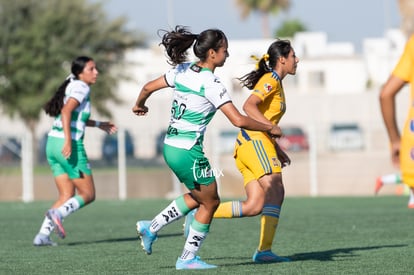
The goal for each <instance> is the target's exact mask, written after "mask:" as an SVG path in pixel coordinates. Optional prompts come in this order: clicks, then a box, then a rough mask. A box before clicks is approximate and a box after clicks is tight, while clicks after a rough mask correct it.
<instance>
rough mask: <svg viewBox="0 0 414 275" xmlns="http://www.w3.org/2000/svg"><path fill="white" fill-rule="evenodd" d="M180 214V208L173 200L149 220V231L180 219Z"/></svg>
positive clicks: (156, 229) (181, 214)
mask: <svg viewBox="0 0 414 275" xmlns="http://www.w3.org/2000/svg"><path fill="white" fill-rule="evenodd" d="M182 216H183V213H181V211H180V209H179V208H178V207H177V203H176V202H175V200H173V201H172V202H171V203H170V204H169V205H168V206H167V207H166V208H165V209H164V210H162V211H161V212H160V213H159V214H158V215H157V216H155V218H154V219H153V220H152V221H151V226H150V231H151V232H152V233H156V232H158V231H160V229H161V228H163V227H164V226H165V225H167V224H170V223H172V222H173V221H176V220H178V219H180V218H181V217H182Z"/></svg>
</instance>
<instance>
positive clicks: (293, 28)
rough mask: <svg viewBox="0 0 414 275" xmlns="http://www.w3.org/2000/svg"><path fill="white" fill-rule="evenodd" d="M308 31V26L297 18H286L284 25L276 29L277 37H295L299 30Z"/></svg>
mask: <svg viewBox="0 0 414 275" xmlns="http://www.w3.org/2000/svg"><path fill="white" fill-rule="evenodd" d="M305 31H307V29H306V26H305V25H304V24H303V23H302V22H301V21H300V20H297V19H293V20H286V21H284V22H283V23H282V26H281V27H280V28H279V29H277V30H276V33H275V36H276V37H293V36H294V35H295V33H297V32H305Z"/></svg>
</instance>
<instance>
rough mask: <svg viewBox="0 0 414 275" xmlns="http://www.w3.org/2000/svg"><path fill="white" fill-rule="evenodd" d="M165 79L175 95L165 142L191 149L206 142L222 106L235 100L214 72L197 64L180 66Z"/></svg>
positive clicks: (172, 70) (166, 75) (167, 74)
mask: <svg viewBox="0 0 414 275" xmlns="http://www.w3.org/2000/svg"><path fill="white" fill-rule="evenodd" d="M165 80H166V81H167V83H168V85H169V86H171V87H173V88H174V96H173V102H172V107H171V119H170V125H169V127H168V131H167V135H166V137H165V140H164V142H165V143H166V144H168V145H171V146H174V147H178V148H184V149H190V148H191V147H193V146H194V144H196V143H197V142H198V141H200V142H202V140H203V137H204V132H205V130H206V126H207V124H208V123H209V122H210V121H211V119H212V118H213V116H214V114H215V113H216V111H217V109H218V108H220V106H221V105H223V104H225V103H227V102H230V101H231V98H230V95H229V94H228V92H227V90H226V88H225V87H224V85H223V84H222V83H221V82H220V80H219V79H218V78H217V77H216V76H215V75H214V74H213V72H212V71H211V70H209V69H206V68H201V67H199V66H197V65H196V64H195V63H183V64H179V65H178V66H176V67H175V68H173V69H171V70H170V71H168V72H167V73H166V74H165Z"/></svg>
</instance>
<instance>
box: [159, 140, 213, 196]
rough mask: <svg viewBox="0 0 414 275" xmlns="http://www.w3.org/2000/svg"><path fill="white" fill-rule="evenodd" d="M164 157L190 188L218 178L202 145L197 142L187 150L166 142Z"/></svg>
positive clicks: (207, 183) (181, 180)
mask: <svg viewBox="0 0 414 275" xmlns="http://www.w3.org/2000/svg"><path fill="white" fill-rule="evenodd" d="M164 159H165V161H166V162H167V165H168V166H169V167H170V168H171V170H172V171H173V172H174V174H175V175H176V176H177V178H178V179H179V180H180V182H182V183H184V184H185V186H186V187H187V188H188V189H189V190H193V189H195V188H198V187H197V186H198V185H209V184H211V183H213V182H214V181H215V180H216V178H215V176H214V172H213V170H212V169H211V166H210V163H209V161H208V159H207V158H206V157H205V156H204V152H203V148H202V146H201V145H198V144H196V145H194V146H193V147H192V148H191V149H190V150H186V149H181V148H177V147H173V146H170V145H167V144H164Z"/></svg>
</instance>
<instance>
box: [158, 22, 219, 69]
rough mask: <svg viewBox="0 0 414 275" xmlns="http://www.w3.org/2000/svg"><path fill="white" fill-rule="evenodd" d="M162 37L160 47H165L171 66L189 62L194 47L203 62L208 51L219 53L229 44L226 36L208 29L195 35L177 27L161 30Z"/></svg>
mask: <svg viewBox="0 0 414 275" xmlns="http://www.w3.org/2000/svg"><path fill="white" fill-rule="evenodd" d="M162 33H164V34H163V35H162V40H161V43H160V45H163V46H164V47H165V51H166V53H167V55H168V57H169V61H168V63H169V64H170V65H174V66H175V65H178V64H180V63H183V62H185V61H187V57H188V52H187V50H188V49H189V48H190V47H191V45H193V52H194V55H195V56H196V57H197V58H199V59H200V60H201V61H205V60H206V59H207V55H208V50H210V49H213V50H215V51H218V49H219V48H220V47H222V46H223V44H224V43H225V42H227V37H226V35H225V34H224V33H223V32H222V31H221V30H218V29H208V30H205V31H203V32H201V33H200V34H194V33H192V32H190V31H189V30H188V28H187V27H184V26H180V25H178V26H176V27H175V29H174V30H172V31H166V30H159V31H158V35H160V36H161V34H162Z"/></svg>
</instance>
